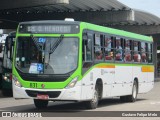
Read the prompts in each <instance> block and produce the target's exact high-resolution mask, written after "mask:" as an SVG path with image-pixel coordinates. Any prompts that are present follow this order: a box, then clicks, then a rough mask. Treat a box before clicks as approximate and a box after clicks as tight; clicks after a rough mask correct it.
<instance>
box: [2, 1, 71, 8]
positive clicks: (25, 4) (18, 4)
mask: <svg viewBox="0 0 160 120" xmlns="http://www.w3.org/2000/svg"><path fill="white" fill-rule="evenodd" d="M54 4H69V0H1V4H0V10H6V9H16V8H29V7H38V6H48V5H54Z"/></svg>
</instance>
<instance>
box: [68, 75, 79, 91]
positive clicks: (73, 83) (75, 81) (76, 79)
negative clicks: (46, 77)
mask: <svg viewBox="0 0 160 120" xmlns="http://www.w3.org/2000/svg"><path fill="white" fill-rule="evenodd" d="M77 81H78V77H75V78H74V79H73V80H72V81H71V82H70V83H69V84H68V85H67V86H66V89H69V88H73V87H74V86H75V85H76V83H77Z"/></svg>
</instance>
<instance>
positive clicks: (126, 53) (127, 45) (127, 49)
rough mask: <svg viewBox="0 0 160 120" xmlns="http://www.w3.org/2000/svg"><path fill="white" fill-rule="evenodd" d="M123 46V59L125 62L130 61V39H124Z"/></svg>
mask: <svg viewBox="0 0 160 120" xmlns="http://www.w3.org/2000/svg"><path fill="white" fill-rule="evenodd" d="M124 44H125V45H124V46H125V48H124V61H125V62H131V61H132V55H131V53H132V41H131V40H125V43H124Z"/></svg>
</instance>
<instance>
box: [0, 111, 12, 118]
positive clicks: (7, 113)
mask: <svg viewBox="0 0 160 120" xmlns="http://www.w3.org/2000/svg"><path fill="white" fill-rule="evenodd" d="M2 117H12V113H11V112H2Z"/></svg>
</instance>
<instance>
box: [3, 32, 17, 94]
mask: <svg viewBox="0 0 160 120" xmlns="http://www.w3.org/2000/svg"><path fill="white" fill-rule="evenodd" d="M15 36H16V32H15V31H13V32H10V33H9V34H8V36H7V37H6V40H5V44H4V51H3V59H2V93H3V95H4V96H8V95H10V96H11V95H12V58H13V46H14V40H15Z"/></svg>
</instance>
